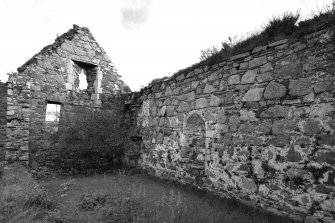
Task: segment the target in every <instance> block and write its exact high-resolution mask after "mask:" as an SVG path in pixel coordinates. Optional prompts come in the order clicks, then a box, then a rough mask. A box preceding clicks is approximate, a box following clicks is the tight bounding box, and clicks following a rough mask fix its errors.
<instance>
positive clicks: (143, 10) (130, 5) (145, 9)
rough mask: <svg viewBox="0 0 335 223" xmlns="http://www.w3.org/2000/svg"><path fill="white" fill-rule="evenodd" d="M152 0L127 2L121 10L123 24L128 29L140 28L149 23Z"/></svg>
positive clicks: (129, 0)
mask: <svg viewBox="0 0 335 223" xmlns="http://www.w3.org/2000/svg"><path fill="white" fill-rule="evenodd" d="M151 5H152V0H126V4H125V6H124V7H123V8H122V9H121V16H122V24H123V25H124V26H125V27H126V28H128V29H134V28H138V27H140V26H141V25H143V24H144V23H145V22H147V21H148V19H149V16H150V8H151Z"/></svg>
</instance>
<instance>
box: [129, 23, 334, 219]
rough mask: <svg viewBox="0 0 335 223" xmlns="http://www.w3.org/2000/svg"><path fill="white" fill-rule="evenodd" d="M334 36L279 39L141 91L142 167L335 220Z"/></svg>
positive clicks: (252, 201) (321, 33) (269, 205)
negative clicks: (334, 195)
mask: <svg viewBox="0 0 335 223" xmlns="http://www.w3.org/2000/svg"><path fill="white" fill-rule="evenodd" d="M333 40H334V28H329V29H325V30H322V31H319V32H317V33H313V34H309V35H307V36H304V37H303V38H300V39H292V40H290V39H284V40H280V41H277V42H273V43H270V44H268V45H266V46H260V47H256V48H255V49H253V50H250V51H248V52H245V53H242V54H239V55H235V56H233V57H231V58H230V60H229V61H223V62H222V63H219V64H216V65H213V66H211V67H208V66H205V67H202V68H198V69H195V70H194V71H192V72H190V73H184V74H179V75H177V76H174V77H172V78H170V79H168V80H165V81H161V82H158V83H154V84H153V85H150V86H149V87H147V88H145V89H144V90H142V91H141V92H140V93H138V94H136V95H135V94H134V95H133V101H132V102H131V103H130V104H132V105H141V108H140V109H139V112H138V119H137V124H138V126H140V127H141V128H142V130H141V136H142V137H143V143H142V147H143V149H142V150H141V152H142V154H141V160H140V162H141V165H142V168H144V169H146V170H148V171H149V172H150V173H152V174H155V175H156V176H159V177H162V178H167V179H172V180H175V181H178V182H180V183H182V184H191V185H195V186H197V187H200V188H205V189H208V190H210V191H216V192H217V193H218V194H220V195H222V196H226V197H234V198H237V199H242V200H249V203H250V204H252V205H260V206H262V207H265V208H267V209H269V210H272V211H275V210H276V212H277V213H284V214H287V215H290V216H291V217H297V216H298V218H300V217H302V216H305V215H314V217H315V218H320V219H323V220H328V221H333V220H335V219H334V210H335V209H334V207H335V200H334V197H332V195H331V194H333V193H334V192H335V125H334V123H335V76H334V72H335V66H334V50H335V49H334V41H333ZM135 108H136V107H135V106H134V109H135Z"/></svg>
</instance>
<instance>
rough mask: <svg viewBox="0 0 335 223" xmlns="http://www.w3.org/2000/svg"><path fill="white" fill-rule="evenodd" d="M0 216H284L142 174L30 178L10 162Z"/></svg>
mask: <svg viewBox="0 0 335 223" xmlns="http://www.w3.org/2000/svg"><path fill="white" fill-rule="evenodd" d="M0 189H1V190H0V222H1V223H2V222H3V223H5V222H6V223H7V222H13V223H14V222H15V223H21V222H22V223H23V222H24V223H32V222H36V223H39V222H43V223H47V222H49V223H62V222H69V223H79V222H80V223H81V222H86V223H89V222H91V223H98V222H104V223H105V222H106V223H107V222H108V223H109V222H167V223H168V222H180V223H181V222H182V223H184V222H185V223H188V222H192V223H197V222H206V223H207V222H208V223H210V222H220V223H224V222H271V223H275V222H289V220H288V219H283V218H280V217H278V216H275V215H271V214H269V213H267V212H264V211H260V210H258V209H254V208H251V207H247V206H243V205H241V204H238V203H236V202H232V201H223V200H220V199H217V198H215V197H213V196H208V195H206V194H205V193H200V192H196V191H192V190H188V189H185V188H182V187H180V186H178V185H175V184H173V183H170V182H166V181H160V180H157V179H156V178H152V177H150V176H147V175H143V174H138V175H131V176H128V175H123V174H114V175H111V174H109V175H107V174H105V175H94V176H76V177H73V178H69V177H66V178H65V177H57V178H54V179H51V180H43V181H40V182H38V184H37V183H36V181H35V180H34V179H33V178H32V177H31V175H30V174H29V173H28V171H27V170H26V169H24V168H21V167H18V168H12V169H11V171H9V172H7V173H6V175H5V177H4V178H3V180H2V181H1V184H0Z"/></svg>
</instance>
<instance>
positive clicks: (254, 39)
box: [149, 1, 335, 86]
mask: <svg viewBox="0 0 335 223" xmlns="http://www.w3.org/2000/svg"><path fill="white" fill-rule="evenodd" d="M334 5H335V1H334V2H333V6H325V7H324V9H323V10H319V11H318V12H317V13H313V14H314V16H313V17H312V18H310V19H307V20H305V21H300V22H299V23H298V24H297V22H298V20H299V17H300V14H299V11H297V12H295V13H293V12H284V13H283V14H282V15H280V16H274V17H273V18H271V19H270V20H269V21H268V23H267V24H266V25H265V26H263V28H262V30H261V31H259V32H256V33H253V34H250V35H248V36H247V37H246V38H242V39H240V40H237V38H231V37H230V38H229V40H228V41H223V42H222V43H221V49H218V48H215V47H212V48H208V49H205V50H202V51H201V55H200V62H198V63H196V64H193V65H192V66H190V67H187V68H185V69H181V70H179V71H178V72H176V73H175V74H174V75H173V77H172V78H174V77H177V76H179V75H181V74H183V73H184V74H185V75H186V74H187V73H189V72H192V71H193V70H195V69H197V68H201V67H204V66H212V65H215V64H218V63H220V62H223V61H227V60H228V59H229V58H230V57H231V56H233V55H236V54H239V53H243V52H247V51H250V50H252V49H253V48H255V47H257V46H263V45H267V44H269V43H271V42H275V41H277V40H280V39H285V38H292V39H294V38H297V39H299V38H301V37H302V36H304V35H307V34H309V33H313V32H317V31H319V30H322V29H325V28H328V27H331V26H334V25H335V8H334ZM165 80H166V78H162V79H161V80H158V79H155V81H152V82H151V84H149V86H151V85H154V84H158V83H160V82H162V81H165Z"/></svg>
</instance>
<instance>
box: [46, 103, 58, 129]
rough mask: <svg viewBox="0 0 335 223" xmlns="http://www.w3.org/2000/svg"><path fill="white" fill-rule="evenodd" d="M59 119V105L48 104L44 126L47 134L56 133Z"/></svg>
mask: <svg viewBox="0 0 335 223" xmlns="http://www.w3.org/2000/svg"><path fill="white" fill-rule="evenodd" d="M59 117H60V104H56V103H49V102H48V103H47V108H46V113H45V126H46V131H47V132H49V133H54V132H57V131H58V124H59Z"/></svg>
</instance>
